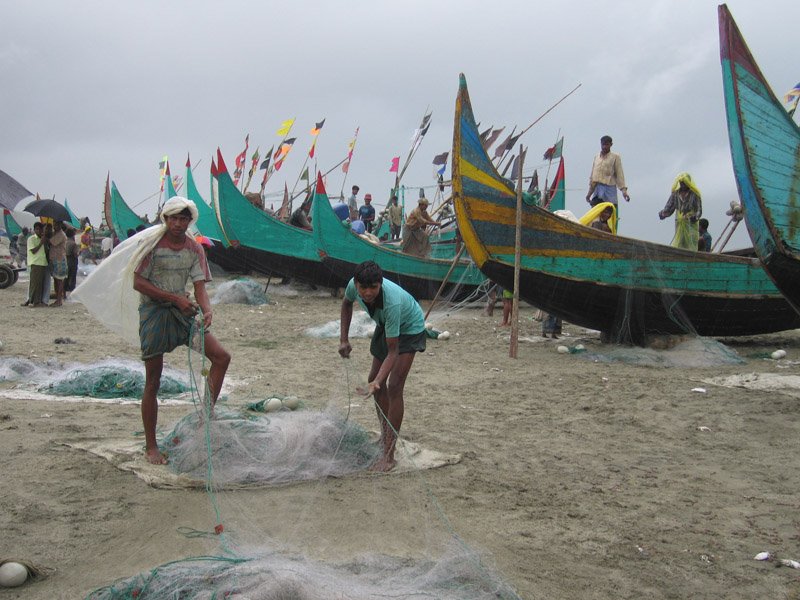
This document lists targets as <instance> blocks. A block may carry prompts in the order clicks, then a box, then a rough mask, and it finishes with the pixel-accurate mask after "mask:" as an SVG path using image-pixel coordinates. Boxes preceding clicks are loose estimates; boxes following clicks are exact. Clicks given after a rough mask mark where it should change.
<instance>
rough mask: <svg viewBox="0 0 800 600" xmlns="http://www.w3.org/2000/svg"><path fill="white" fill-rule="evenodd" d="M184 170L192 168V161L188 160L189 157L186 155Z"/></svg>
mask: <svg viewBox="0 0 800 600" xmlns="http://www.w3.org/2000/svg"><path fill="white" fill-rule="evenodd" d="M186 168H187V169H191V168H192V159H191V158H190V156H189V155H188V154H187V155H186Z"/></svg>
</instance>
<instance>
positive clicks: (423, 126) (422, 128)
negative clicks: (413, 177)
mask: <svg viewBox="0 0 800 600" xmlns="http://www.w3.org/2000/svg"><path fill="white" fill-rule="evenodd" d="M432 114H433V113H428V114H426V115H425V116H424V117H422V122H421V123H420V124H419V128H417V129H415V130H414V135H413V136H411V151H410V152H411V153H412V154H413V153H414V151H415V150H416V149H417V148H418V147H419V145H420V144H421V143H422V138H423V137H425V134H426V133H428V129H430V127H431V115H432ZM403 170H405V168H404V169H403Z"/></svg>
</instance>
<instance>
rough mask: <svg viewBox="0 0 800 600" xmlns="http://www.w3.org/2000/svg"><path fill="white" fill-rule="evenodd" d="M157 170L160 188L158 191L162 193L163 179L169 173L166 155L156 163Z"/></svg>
mask: <svg viewBox="0 0 800 600" xmlns="http://www.w3.org/2000/svg"><path fill="white" fill-rule="evenodd" d="M158 168H159V170H160V173H159V177H160V179H159V185H160V186H161V187H160V188H159V189H160V191H162V192H163V191H164V177H165V176H166V174H167V173H168V172H169V158H168V157H167V155H166V154H165V155H164V158H162V159H161V161H160V162H159V163H158Z"/></svg>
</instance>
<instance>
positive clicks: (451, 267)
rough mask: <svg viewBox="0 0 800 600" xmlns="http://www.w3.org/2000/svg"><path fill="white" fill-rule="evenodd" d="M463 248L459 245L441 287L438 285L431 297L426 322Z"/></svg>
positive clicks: (462, 252)
mask: <svg viewBox="0 0 800 600" xmlns="http://www.w3.org/2000/svg"><path fill="white" fill-rule="evenodd" d="M465 248H466V246H464V245H463V244H462V245H461V249H460V250H459V251H458V253H457V254H456V257H455V258H454V259H453V264H452V265H450V270H449V271H447V275H445V276H444V279H443V280H442V285H440V286H439V289H438V290H436V295H435V296H434V297H433V300H431V305H430V306H429V307H428V312H426V313H425V320H426V321H427V320H428V315H430V314H431V311H432V310H433V305H434V304H436V300H438V299H439V296H440V295H441V294H442V290H444V286H445V285H446V284H447V281H448V280H449V279H450V275H452V274H453V270H454V269H455V268H456V265H457V264H458V261H459V259H460V258H461V255H462V254H464V249H465Z"/></svg>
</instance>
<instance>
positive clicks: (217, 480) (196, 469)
mask: <svg viewBox="0 0 800 600" xmlns="http://www.w3.org/2000/svg"><path fill="white" fill-rule="evenodd" d="M201 421H202V417H201V416H200V414H199V413H198V412H195V413H191V414H189V415H187V416H185V417H184V418H183V419H181V420H180V421H178V423H177V424H176V425H175V427H174V428H173V429H172V431H170V432H169V433H168V434H167V435H166V436H164V439H163V441H162V442H161V443H160V447H161V449H162V450H163V451H164V452H165V453H166V454H167V456H168V460H169V463H168V464H169V467H170V469H172V470H173V471H174V472H176V473H178V474H181V475H186V476H188V477H191V478H193V479H203V478H205V477H206V476H207V474H208V473H209V472H210V473H211V474H212V476H213V480H214V484H215V485H218V486H222V487H225V486H230V485H231V484H250V483H264V484H273V485H274V484H284V483H292V482H298V481H311V480H318V479H324V478H326V477H331V476H334V477H335V476H342V475H347V474H349V473H355V472H357V471H363V470H365V469H366V468H367V467H368V466H369V465H370V464H372V462H374V461H375V459H376V458H377V456H378V446H377V445H376V444H375V442H374V440H371V439H370V435H369V432H368V431H367V430H366V429H364V428H363V427H361V426H360V425H359V424H358V423H355V422H354V421H350V420H347V419H345V418H344V417H343V416H342V415H341V414H340V413H338V412H337V411H327V412H318V411H297V412H292V411H290V410H281V411H278V412H273V413H269V415H250V414H243V413H240V412H236V411H231V410H225V409H221V408H219V407H218V408H217V410H216V415H215V417H214V419H213V420H212V421H211V422H210V423H209V425H208V427H204V426H203V424H202V422H201ZM209 455H210V456H211V464H210V465H209V463H208V457H209Z"/></svg>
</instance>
